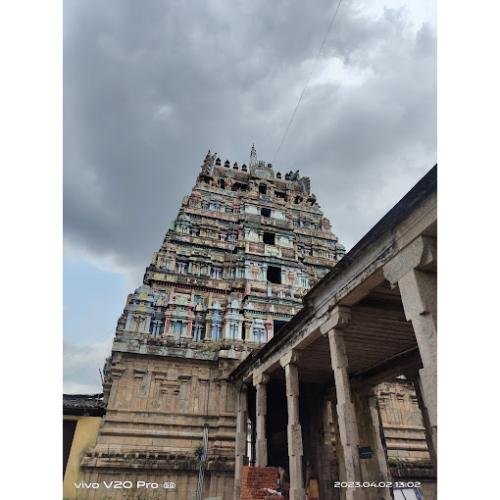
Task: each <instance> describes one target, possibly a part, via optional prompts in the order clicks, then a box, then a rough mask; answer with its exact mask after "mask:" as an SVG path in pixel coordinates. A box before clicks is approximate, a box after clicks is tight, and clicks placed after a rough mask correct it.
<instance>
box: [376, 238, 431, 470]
mask: <svg viewBox="0 0 500 500" xmlns="http://www.w3.org/2000/svg"><path fill="white" fill-rule="evenodd" d="M436 270H437V242H436V239H435V238H431V237H428V236H420V237H419V238H417V239H416V240H414V241H413V242H412V243H411V244H410V245H408V246H407V247H405V248H403V250H401V251H400V252H399V253H398V254H397V255H396V256H395V257H394V258H393V259H392V260H390V261H389V262H388V263H387V264H386V265H385V266H384V275H385V277H386V278H387V280H388V281H389V282H390V283H391V285H392V286H393V287H394V286H396V285H397V286H398V287H399V292H400V294H401V300H402V302H403V307H404V310H405V315H406V319H408V320H409V321H411V323H412V325H413V330H414V332H415V337H416V339H417V344H418V349H419V351H420V357H421V359H422V364H423V368H422V369H421V370H420V381H419V386H420V389H421V392H422V400H423V404H424V407H425V410H426V412H427V416H428V422H429V425H430V433H431V443H432V448H433V449H432V450H431V456H432V457H433V460H434V466H436V465H437V464H436V463H435V457H436V451H437V272H436Z"/></svg>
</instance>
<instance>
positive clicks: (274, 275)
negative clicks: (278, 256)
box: [267, 266, 281, 285]
mask: <svg viewBox="0 0 500 500" xmlns="http://www.w3.org/2000/svg"><path fill="white" fill-rule="evenodd" d="M267 281H270V282H271V283H276V284H277V285H281V268H279V267H275V266H267Z"/></svg>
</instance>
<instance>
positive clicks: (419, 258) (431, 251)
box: [384, 236, 437, 287]
mask: <svg viewBox="0 0 500 500" xmlns="http://www.w3.org/2000/svg"><path fill="white" fill-rule="evenodd" d="M436 265H437V240H436V238H432V237H430V236H419V237H418V238H417V239H415V240H414V241H413V242H412V243H410V244H409V245H408V246H406V247H405V248H403V249H402V250H401V251H400V252H398V253H397V254H396V255H395V256H394V258H392V259H391V260H390V261H389V262H387V264H385V266H384V276H385V278H386V279H387V281H389V283H390V284H391V286H393V287H394V286H396V285H397V284H398V282H399V280H401V278H402V277H403V276H405V275H406V274H408V273H409V272H410V271H412V270H414V269H419V270H422V271H435V270H436Z"/></svg>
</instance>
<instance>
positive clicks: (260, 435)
mask: <svg viewBox="0 0 500 500" xmlns="http://www.w3.org/2000/svg"><path fill="white" fill-rule="evenodd" d="M268 382H269V375H266V374H265V373H260V374H257V375H254V378H253V385H254V386H255V389H256V395H255V415H256V419H257V421H256V430H257V441H256V446H255V447H256V464H255V465H256V466H257V467H267V437H266V415H267V383H268Z"/></svg>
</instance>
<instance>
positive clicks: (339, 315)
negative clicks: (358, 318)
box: [319, 306, 351, 335]
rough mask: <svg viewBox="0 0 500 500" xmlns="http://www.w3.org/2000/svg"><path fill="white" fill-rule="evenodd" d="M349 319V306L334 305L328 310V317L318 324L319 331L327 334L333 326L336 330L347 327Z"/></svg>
mask: <svg viewBox="0 0 500 500" xmlns="http://www.w3.org/2000/svg"><path fill="white" fill-rule="evenodd" d="M350 321H351V308H350V307H347V306H336V307H334V308H333V309H332V310H331V311H330V315H329V317H328V319H327V320H326V321H325V322H324V323H323V324H322V325H321V326H320V328H319V331H320V332H321V334H322V335H328V333H329V332H330V331H331V330H332V329H333V328H336V329H337V330H343V329H344V328H347V326H348V325H349V322H350Z"/></svg>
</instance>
